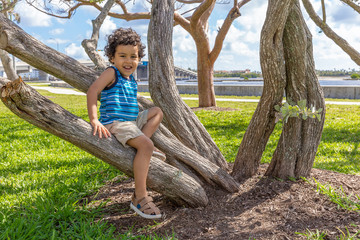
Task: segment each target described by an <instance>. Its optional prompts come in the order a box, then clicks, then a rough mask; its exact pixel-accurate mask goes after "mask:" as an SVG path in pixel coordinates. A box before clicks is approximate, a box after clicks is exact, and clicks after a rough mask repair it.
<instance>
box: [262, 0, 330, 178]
mask: <svg viewBox="0 0 360 240" xmlns="http://www.w3.org/2000/svg"><path fill="white" fill-rule="evenodd" d="M283 42H284V53H285V65H286V77H287V86H286V97H287V98H288V99H291V100H292V101H294V102H298V101H300V100H304V99H306V100H307V106H308V107H309V108H310V107H311V106H315V107H316V108H317V109H318V108H322V109H323V111H322V112H321V121H318V120H317V119H307V120H303V119H301V118H291V119H289V121H288V122H287V123H283V131H282V134H281V137H280V140H279V143H278V146H277V148H276V150H275V153H274V155H273V158H272V161H271V163H270V166H269V168H268V169H267V172H266V175H268V176H274V177H279V178H288V177H294V178H299V177H300V176H303V177H308V176H309V175H310V171H311V168H312V166H313V163H314V159H315V154H316V151H317V147H318V145H319V143H320V139H321V133H322V129H323V125H324V120H325V101H324V97H323V93H322V89H321V87H320V84H319V82H318V80H317V77H316V72H315V65H314V59H313V51H312V36H311V33H310V31H309V29H308V28H307V26H306V23H305V21H304V18H303V16H302V13H301V9H300V4H299V2H298V1H296V4H295V5H294V7H293V8H292V10H291V12H290V14H289V17H288V19H287V22H286V26H285V30H284V37H283Z"/></svg>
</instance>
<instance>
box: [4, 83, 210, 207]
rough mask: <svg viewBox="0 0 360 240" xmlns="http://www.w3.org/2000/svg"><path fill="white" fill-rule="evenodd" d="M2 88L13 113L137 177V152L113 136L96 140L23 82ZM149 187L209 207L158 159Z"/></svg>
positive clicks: (193, 186)
mask: <svg viewBox="0 0 360 240" xmlns="http://www.w3.org/2000/svg"><path fill="white" fill-rule="evenodd" d="M0 87H1V89H0V94H1V100H2V102H3V103H4V104H5V105H6V106H7V107H8V108H9V109H10V110H11V111H12V112H13V113H15V114H16V115H18V116H19V117H21V118H23V119H25V120H26V121H28V122H30V123H31V124H33V125H35V126H37V127H39V128H41V129H43V130H45V131H48V132H50V133H52V134H54V135H56V136H58V137H60V138H62V139H65V140H66V141H69V142H71V143H72V144H74V145H76V146H77V147H79V148H81V149H83V150H85V151H87V152H89V153H90V154H92V155H94V156H96V157H98V158H99V159H101V160H103V161H105V162H107V163H109V164H111V165H113V166H115V167H116V168H117V169H119V170H121V171H122V172H124V173H125V174H127V175H128V176H133V170H132V169H133V168H132V162H133V158H134V156H135V150H134V149H132V148H128V149H126V148H124V147H123V146H122V145H121V144H120V143H119V142H118V141H117V140H116V138H115V137H113V136H112V137H111V138H105V139H100V138H99V137H97V136H93V135H92V127H91V125H90V124H89V123H88V122H86V121H84V120H83V119H81V118H79V117H77V116H75V115H73V114H71V113H70V112H68V111H66V110H65V109H63V108H62V107H60V106H59V105H57V104H54V103H53V102H51V101H50V100H48V99H47V98H45V97H43V96H41V95H40V94H39V93H38V92H36V91H35V90H34V89H33V88H31V87H29V86H28V85H26V84H25V83H24V82H23V81H22V80H21V79H18V80H15V81H13V82H8V81H6V80H2V81H0ZM147 185H148V187H150V188H151V189H153V190H155V191H157V192H159V193H162V194H164V195H165V196H167V197H169V198H170V199H171V200H173V201H175V202H177V203H179V204H186V205H190V206H193V207H201V206H206V205H207V203H208V198H207V196H206V193H205V191H204V189H203V188H202V187H201V185H200V184H199V183H197V182H196V181H195V180H194V179H193V178H191V177H190V176H188V175H187V174H185V173H181V172H180V171H179V170H178V169H177V168H174V167H172V166H170V165H169V164H166V163H164V162H163V161H161V160H159V159H157V158H155V157H152V158H151V162H150V169H149V174H148V179H147Z"/></svg>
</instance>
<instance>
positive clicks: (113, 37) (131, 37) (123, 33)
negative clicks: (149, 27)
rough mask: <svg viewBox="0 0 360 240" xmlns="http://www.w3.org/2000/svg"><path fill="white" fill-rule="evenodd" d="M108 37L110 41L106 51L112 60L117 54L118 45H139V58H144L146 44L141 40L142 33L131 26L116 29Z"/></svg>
mask: <svg viewBox="0 0 360 240" xmlns="http://www.w3.org/2000/svg"><path fill="white" fill-rule="evenodd" d="M107 38H108V41H107V45H106V46H105V49H104V51H105V55H106V56H107V57H108V58H109V61H110V62H111V58H113V57H114V56H115V50H116V47H117V46H118V45H133V46H138V49H139V58H140V59H142V58H143V57H144V56H145V51H144V49H145V45H144V44H143V43H142V42H141V37H140V35H139V34H137V32H135V31H134V30H132V29H131V28H119V29H116V30H115V31H114V32H113V33H112V34H110V35H109V36H108V37H107Z"/></svg>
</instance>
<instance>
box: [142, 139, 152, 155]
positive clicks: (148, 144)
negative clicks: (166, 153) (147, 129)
mask: <svg viewBox="0 0 360 240" xmlns="http://www.w3.org/2000/svg"><path fill="white" fill-rule="evenodd" d="M140 148H142V149H143V150H144V151H147V152H153V151H154V143H153V141H152V140H151V139H150V138H148V137H146V136H144V138H143V140H142V144H141V145H140Z"/></svg>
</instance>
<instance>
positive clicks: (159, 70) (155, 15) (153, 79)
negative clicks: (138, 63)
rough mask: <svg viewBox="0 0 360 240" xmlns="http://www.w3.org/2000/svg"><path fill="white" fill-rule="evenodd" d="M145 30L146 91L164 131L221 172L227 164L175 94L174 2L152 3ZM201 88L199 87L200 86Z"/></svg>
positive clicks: (204, 130)
mask: <svg viewBox="0 0 360 240" xmlns="http://www.w3.org/2000/svg"><path fill="white" fill-rule="evenodd" d="M152 6H153V9H152V18H151V20H150V24H149V30H148V47H149V70H150V71H149V90H150V94H151V98H152V99H153V101H154V103H155V105H156V106H159V107H160V108H161V109H162V110H163V112H164V117H165V119H166V123H167V127H168V128H169V130H170V131H171V132H172V133H174V134H175V136H176V137H177V138H178V139H179V140H180V141H181V142H182V143H183V144H184V145H185V146H187V147H188V148H190V149H193V150H194V151H195V152H197V153H199V154H200V155H201V156H203V157H204V158H207V159H209V161H211V162H213V163H215V164H217V165H218V166H220V167H221V168H223V169H226V168H227V163H226V160H225V158H224V157H223V155H222V154H221V152H220V150H219V148H218V147H217V146H216V144H215V142H214V141H213V140H212V138H211V136H210V134H209V133H208V132H207V131H206V129H205V128H204V126H203V125H202V124H201V122H200V121H199V119H198V118H197V117H196V115H195V114H194V113H193V112H192V110H191V109H190V108H189V107H188V106H187V105H186V104H185V103H184V102H183V100H182V99H181V97H180V94H179V92H178V90H177V87H176V83H175V74H174V63H173V57H172V56H173V55H172V27H173V13H174V6H173V1H171V0H166V1H154V2H153V4H152ZM199 85H200V84H199Z"/></svg>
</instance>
